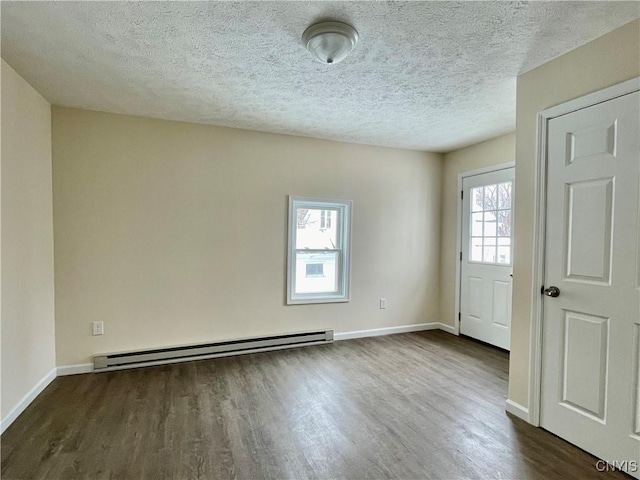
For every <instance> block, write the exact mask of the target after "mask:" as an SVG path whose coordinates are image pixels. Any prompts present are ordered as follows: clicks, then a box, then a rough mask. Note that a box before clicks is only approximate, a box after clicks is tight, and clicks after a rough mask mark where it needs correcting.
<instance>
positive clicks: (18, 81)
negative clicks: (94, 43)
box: [1, 61, 55, 419]
mask: <svg viewBox="0 0 640 480" xmlns="http://www.w3.org/2000/svg"><path fill="white" fill-rule="evenodd" d="M1 83H2V87H1V89H2V118H1V121H2V148H1V154H2V185H1V186H2V195H1V197H2V235H1V236H2V295H1V297H2V327H1V330H2V335H1V336H2V408H1V411H2V418H3V419H5V418H6V417H7V415H8V414H9V413H10V412H11V411H12V410H13V409H14V408H15V407H16V405H17V404H18V403H19V402H20V400H21V399H22V398H23V397H24V396H25V395H26V394H27V393H29V391H30V390H31V389H32V388H33V387H35V386H36V385H37V384H38V383H39V382H40V380H42V379H43V378H44V377H45V376H46V375H47V374H49V373H50V372H51V370H52V369H53V368H55V339H54V332H55V326H54V303H53V301H54V293H53V219H52V206H51V106H50V105H49V103H48V102H47V101H46V100H45V99H44V98H42V97H41V96H40V95H39V94H38V93H37V92H36V91H35V90H34V89H33V88H31V86H30V85H29V84H28V83H27V82H25V81H24V80H23V79H22V78H21V77H20V76H19V75H18V74H17V73H16V72H15V71H14V70H13V69H12V68H11V67H10V66H9V65H7V64H6V63H5V62H4V61H2V81H1Z"/></svg>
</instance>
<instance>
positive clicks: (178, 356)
mask: <svg viewBox="0 0 640 480" xmlns="http://www.w3.org/2000/svg"><path fill="white" fill-rule="evenodd" d="M324 343H333V330H319V331H313V332H302V333H290V334H284V335H273V336H268V337H254V338H243V339H239V340H226V341H222V342H214V343H205V344H196V345H184V346H180V347H167V348H158V349H154V350H139V351H136V352H123V353H112V354H106V355H96V356H95V357H93V368H94V370H95V371H110V370H122V369H125V368H136V367H147V366H151V365H163V364H167V363H177V362H188V361H191V360H203V359H207V358H217V357H228V356H231V355H242V354H246V353H257V352H266V351H270V350H282V349H285V348H296V347H304V346H309V345H320V344H324Z"/></svg>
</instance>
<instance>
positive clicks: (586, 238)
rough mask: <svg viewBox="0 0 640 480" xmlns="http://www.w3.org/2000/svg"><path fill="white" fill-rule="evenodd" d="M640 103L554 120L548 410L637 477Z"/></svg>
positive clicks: (571, 433) (560, 427)
mask: <svg viewBox="0 0 640 480" xmlns="http://www.w3.org/2000/svg"><path fill="white" fill-rule="evenodd" d="M639 106H640V98H639V94H638V92H636V93H632V94H628V95H624V96H622V97H619V98H616V99H613V100H610V101H608V102H604V103H600V104H597V105H594V106H592V107H589V108H585V109H582V110H578V111H576V112H573V113H570V114H567V115H563V116H560V117H557V118H554V119H552V120H550V121H549V123H548V159H547V163H548V167H547V172H548V175H547V178H548V179H547V209H546V221H547V227H546V246H545V288H546V291H545V293H546V296H545V300H544V320H543V346H542V389H541V392H542V398H541V412H540V414H541V425H542V427H544V428H545V429H547V430H550V431H551V432H553V433H555V434H556V435H559V436H560V437H562V438H564V439H566V440H568V441H570V442H571V443H574V444H575V445H578V446H579V447H581V448H583V449H585V450H587V451H589V452H591V453H592V454H594V455H596V456H598V457H600V458H601V459H603V460H606V461H609V462H613V461H616V462H619V464H618V466H619V467H620V468H621V469H623V470H626V471H627V472H628V473H630V474H631V475H634V476H636V477H637V478H640V477H639V475H640V473H639V471H638V468H640V467H637V465H638V463H636V464H635V465H636V467H635V468H634V464H633V463H630V462H640V404H639V401H640V400H639V396H640V395H639V388H640V385H639V380H638V375H639V362H640V357H639V356H638V355H639V350H638V348H639V342H640V330H639V329H640V290H639V288H640V252H639V251H638V250H639V248H638V233H639V231H640V230H639V229H640V227H639V225H638V224H639V218H638V215H639V211H638V210H639V203H640V196H639V192H638V185H639V183H640V141H639V138H640V125H639V118H640V107H639ZM549 295H553V296H549ZM556 295H557V296H556ZM625 462H626V463H625ZM634 470H635V471H634Z"/></svg>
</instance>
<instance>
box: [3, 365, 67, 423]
mask: <svg viewBox="0 0 640 480" xmlns="http://www.w3.org/2000/svg"><path fill="white" fill-rule="evenodd" d="M56 373H57V369H56V368H54V369H52V370H51V371H50V372H49V373H47V374H46V375H45V376H44V377H42V379H41V380H40V381H39V382H38V383H37V384H36V385H35V386H34V387H33V388H32V389H31V390H29V392H28V393H27V394H26V395H25V396H24V397H22V399H21V400H20V401H19V402H18V404H17V405H16V406H15V407H13V408H12V409H11V411H10V412H9V413H8V414H7V416H6V417H4V418H3V419H2V421H1V422H0V434H2V433H4V431H5V430H6V429H7V428H8V427H9V425H11V424H12V423H13V422H14V421H15V419H16V418H18V417H19V416H20V414H21V413H22V412H24V411H25V410H26V408H27V407H28V406H29V405H30V404H31V402H33V401H34V400H35V399H36V397H37V396H38V395H40V394H41V393H42V391H43V390H44V389H45V388H47V386H48V385H49V384H50V383H51V382H53V381H54V380H55V378H56V376H57V375H56Z"/></svg>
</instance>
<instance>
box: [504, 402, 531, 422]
mask: <svg viewBox="0 0 640 480" xmlns="http://www.w3.org/2000/svg"><path fill="white" fill-rule="evenodd" d="M505 410H506V411H507V412H508V413H510V414H511V415H514V416H516V417H518V418H519V419H520V420H524V421H525V422H529V409H528V408H526V407H523V406H522V405H520V404H519V403H516V402H514V401H513V400H509V399H507V401H506V402H505Z"/></svg>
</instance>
